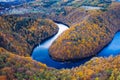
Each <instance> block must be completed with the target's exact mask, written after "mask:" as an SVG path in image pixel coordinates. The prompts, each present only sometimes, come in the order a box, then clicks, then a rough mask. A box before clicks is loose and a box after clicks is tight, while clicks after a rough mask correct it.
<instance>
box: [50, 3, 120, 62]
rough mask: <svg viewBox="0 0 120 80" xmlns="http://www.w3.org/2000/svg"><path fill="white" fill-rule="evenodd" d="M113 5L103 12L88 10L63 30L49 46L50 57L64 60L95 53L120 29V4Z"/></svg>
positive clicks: (80, 57)
mask: <svg viewBox="0 0 120 80" xmlns="http://www.w3.org/2000/svg"><path fill="white" fill-rule="evenodd" d="M113 5H114V7H111V6H110V7H109V9H108V10H107V11H105V12H103V11H99V10H98V11H93V12H90V13H89V15H88V16H86V17H84V19H83V20H82V21H81V22H79V23H77V24H75V25H74V26H71V27H70V29H69V30H67V31H66V32H64V33H63V34H62V35H61V36H60V37H59V38H58V39H57V40H56V41H55V42H54V43H53V45H52V46H51V47H50V50H49V51H50V55H51V56H52V58H53V59H56V60H61V61H65V60H74V59H82V58H86V57H89V56H92V55H95V54H97V53H98V52H99V51H100V50H101V49H102V48H103V47H104V46H105V45H106V44H108V43H109V42H110V41H111V40H112V38H113V36H114V34H115V33H116V32H117V31H118V30H120V26H119V25H120V16H119V14H120V8H119V6H120V5H115V4H113ZM113 5H112V6H113Z"/></svg>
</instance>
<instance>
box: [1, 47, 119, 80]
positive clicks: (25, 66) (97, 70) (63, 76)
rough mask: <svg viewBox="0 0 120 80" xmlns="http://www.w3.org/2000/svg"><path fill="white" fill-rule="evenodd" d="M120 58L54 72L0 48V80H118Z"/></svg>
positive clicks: (98, 60) (93, 61)
mask: <svg viewBox="0 0 120 80" xmlns="http://www.w3.org/2000/svg"><path fill="white" fill-rule="evenodd" d="M119 61H120V56H117V57H114V58H112V57H109V58H107V59H105V58H93V59H92V60H90V61H88V62H87V63H86V64H84V65H82V66H79V67H76V68H72V69H61V70H56V69H53V68H48V67H47V66H46V65H44V64H41V63H39V62H36V61H34V60H32V59H31V58H30V57H23V56H18V55H15V54H13V53H11V52H8V51H6V50H5V49H3V48H0V79H2V80H119V79H120V63H119Z"/></svg>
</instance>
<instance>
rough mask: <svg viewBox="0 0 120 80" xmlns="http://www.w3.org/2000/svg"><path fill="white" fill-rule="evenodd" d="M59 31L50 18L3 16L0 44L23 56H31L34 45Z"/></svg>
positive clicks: (0, 18)
mask: <svg viewBox="0 0 120 80" xmlns="http://www.w3.org/2000/svg"><path fill="white" fill-rule="evenodd" d="M57 31H58V27H57V25H56V24H55V23H53V21H51V20H48V19H40V18H34V17H32V16H29V17H16V16H2V17H0V41H1V42H0V46H1V47H3V48H5V49H7V50H8V51H11V52H14V53H16V54H19V55H21V56H29V55H30V53H31V51H32V49H33V47H35V46H36V45H38V44H39V43H40V42H42V41H43V40H44V39H46V38H48V37H51V36H53V35H54V34H56V33H57Z"/></svg>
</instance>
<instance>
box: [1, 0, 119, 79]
mask: <svg viewBox="0 0 120 80" xmlns="http://www.w3.org/2000/svg"><path fill="white" fill-rule="evenodd" d="M38 1H39V0H38ZM40 1H41V0H40ZM52 1H56V0H52ZM58 1H59V0H58ZM60 1H64V2H66V1H69V0H60ZM70 1H71V2H72V1H73V0H70ZM74 1H78V0H74ZM80 1H82V0H80ZM85 1H86V0H85ZM90 1H91V0H90ZM94 1H95V0H94ZM94 1H91V3H92V2H94ZM96 1H98V0H96ZM105 1H109V0H105ZM44 2H45V3H47V4H48V0H44ZM88 3H90V2H89V1H88ZM75 4H77V3H75ZM99 5H101V4H99ZM44 6H45V7H46V8H47V6H46V5H44ZM60 6H62V4H61V5H60ZM51 7H52V6H51ZM48 9H49V8H48ZM56 9H58V8H56ZM56 9H54V10H53V11H56ZM61 9H63V8H60V9H59V10H60V12H59V10H58V11H57V12H58V13H57V15H56V14H55V15H54V14H52V11H51V12H49V11H50V10H49V11H48V12H49V13H48V12H47V13H46V14H48V15H46V14H44V13H37V14H36V15H35V16H33V14H32V13H31V14H29V15H28V14H24V15H3V16H0V80H120V55H118V56H116V57H112V56H110V57H108V58H103V57H99V58H98V57H93V58H92V59H91V60H89V61H88V62H86V63H85V64H82V65H80V66H78V67H75V68H74V67H73V68H71V69H60V70H58V69H55V68H51V67H48V66H46V65H45V64H43V63H41V62H37V61H35V60H33V59H32V58H31V57H30V54H31V52H32V50H33V48H34V47H35V46H36V45H38V44H39V43H41V42H42V41H44V40H45V39H47V38H49V37H51V36H53V35H55V34H56V33H57V32H58V27H57V25H56V24H55V23H54V22H53V21H52V20H55V21H59V22H64V23H65V24H68V25H69V26H70V29H69V30H67V31H65V32H64V33H63V34H62V35H61V36H60V37H59V38H58V39H57V40H56V41H55V42H54V43H53V45H52V46H51V47H50V50H49V51H50V55H51V56H52V58H53V59H55V60H60V61H67V60H76V59H82V58H85V57H89V56H93V55H96V54H97V52H99V51H100V50H101V49H102V48H103V47H104V46H106V45H107V44H108V43H109V42H110V41H111V40H112V38H113V36H114V34H115V33H116V32H117V31H119V30H120V26H119V25H120V15H119V14H120V3H113V4H112V5H111V6H110V7H109V8H108V9H104V10H85V9H81V8H78V7H77V8H76V6H74V7H65V8H64V9H66V10H65V11H66V14H64V13H62V12H61V11H62V10H61ZM44 11H46V9H45V10H44ZM51 14H52V16H49V15H51ZM43 15H44V16H43ZM56 16H57V17H56ZM40 17H41V18H40ZM46 18H49V19H46ZM50 19H52V20H50ZM51 64H52V63H51Z"/></svg>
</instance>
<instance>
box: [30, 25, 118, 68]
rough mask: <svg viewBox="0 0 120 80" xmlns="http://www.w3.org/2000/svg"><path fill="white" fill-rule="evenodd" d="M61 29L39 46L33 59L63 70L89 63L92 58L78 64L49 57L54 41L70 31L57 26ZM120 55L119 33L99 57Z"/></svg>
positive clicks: (34, 52)
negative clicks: (66, 31)
mask: <svg viewBox="0 0 120 80" xmlns="http://www.w3.org/2000/svg"><path fill="white" fill-rule="evenodd" d="M57 25H58V27H59V32H58V33H57V34H56V35H55V36H54V37H52V38H50V39H48V40H46V41H45V42H43V43H42V44H40V45H39V46H37V47H36V48H35V49H34V50H33V53H32V58H33V59H34V60H36V61H39V62H42V63H44V64H46V65H47V66H49V67H54V68H57V69H61V68H73V67H76V66H79V65H81V64H83V63H85V62H87V61H89V60H90V59H91V58H92V57H90V58H86V59H82V60H79V61H76V62H57V61H54V60H53V59H52V58H51V57H50V56H49V51H48V49H49V47H50V45H51V44H52V43H53V42H54V40H55V39H56V38H57V37H58V36H59V35H60V34H61V33H63V32H64V31H65V30H67V29H68V27H67V26H65V25H63V24H57ZM119 53H120V32H117V33H116V34H115V36H114V38H113V40H112V42H111V43H110V44H109V45H108V46H106V47H105V48H104V49H103V50H102V51H101V52H100V53H98V55H97V57H108V56H111V55H112V56H116V55H118V54H119Z"/></svg>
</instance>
